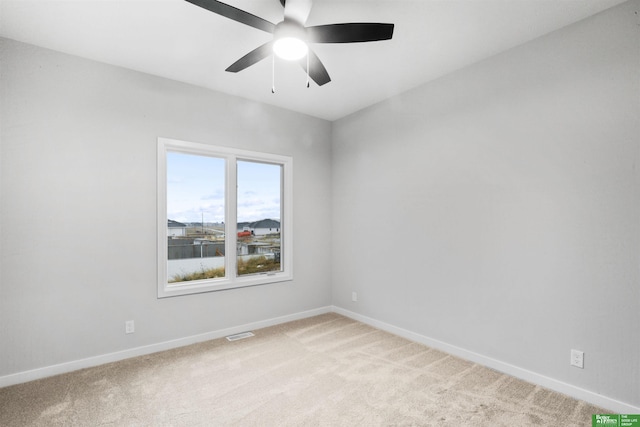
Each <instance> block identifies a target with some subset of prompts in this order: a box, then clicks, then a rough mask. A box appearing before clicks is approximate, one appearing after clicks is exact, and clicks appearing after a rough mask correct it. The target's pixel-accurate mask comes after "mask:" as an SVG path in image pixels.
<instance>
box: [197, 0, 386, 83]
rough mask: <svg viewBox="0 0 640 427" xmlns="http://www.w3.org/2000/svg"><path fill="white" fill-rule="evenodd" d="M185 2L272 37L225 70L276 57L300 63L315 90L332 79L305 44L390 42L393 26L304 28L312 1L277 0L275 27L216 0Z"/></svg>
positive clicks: (345, 25)
mask: <svg viewBox="0 0 640 427" xmlns="http://www.w3.org/2000/svg"><path fill="white" fill-rule="evenodd" d="M186 1H188V2H189V3H192V4H194V5H196V6H200V7H201V8H203V9H206V10H209V11H211V12H213V13H217V14H218V15H222V16H224V17H227V18H229V19H233V20H234V21H237V22H240V23H242V24H245V25H249V26H250V27H254V28H257V29H259V30H262V31H266V32H267V33H271V34H273V40H271V41H269V42H267V43H265V44H263V45H262V46H260V47H257V48H256V49H254V50H252V51H251V52H249V53H247V54H246V55H245V56H243V57H242V58H240V59H238V60H237V61H236V62H234V63H233V64H231V65H230V66H229V67H228V68H227V69H226V70H225V71H229V72H232V73H237V72H238V71H242V70H244V69H245V68H247V67H250V66H251V65H253V64H256V63H257V62H259V61H261V60H263V59H265V58H267V57H268V56H270V55H271V54H272V53H275V54H276V55H277V56H279V57H281V58H283V59H287V60H291V61H294V60H297V61H299V62H300V65H302V67H303V68H304V69H305V71H306V72H307V75H308V76H309V77H310V78H311V79H313V81H315V82H316V83H317V84H318V86H322V85H324V84H326V83H329V82H330V81H331V78H330V77H329V73H328V72H327V70H326V68H325V67H324V65H323V64H322V62H321V61H320V59H319V58H318V56H317V55H316V54H315V53H314V52H313V50H311V49H310V48H309V46H308V43H358V42H372V41H380V40H389V39H391V37H392V36H393V24H381V23H371V22H360V23H343V24H328V25H316V26H312V27H306V26H305V23H306V22H307V18H308V17H309V12H311V1H312V0H280V3H281V4H282V6H283V7H284V20H283V21H282V22H280V23H278V24H274V23H272V22H270V21H267V20H265V19H263V18H260V17H258V16H255V15H252V14H251V13H249V12H245V11H244V10H241V9H238V8H235V7H233V6H230V5H228V4H226V3H222V2H219V1H217V0H186ZM307 86H308V82H307Z"/></svg>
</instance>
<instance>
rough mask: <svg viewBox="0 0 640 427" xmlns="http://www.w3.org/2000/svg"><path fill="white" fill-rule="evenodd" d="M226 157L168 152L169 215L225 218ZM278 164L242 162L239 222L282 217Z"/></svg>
mask: <svg viewBox="0 0 640 427" xmlns="http://www.w3.org/2000/svg"><path fill="white" fill-rule="evenodd" d="M224 162H225V161H224V159H220V158H217V157H207V156H198V155H192V154H184V153H177V152H168V153H167V218H168V219H172V220H174V221H180V222H200V221H201V220H202V216H203V215H204V222H222V221H225V218H224V187H225V183H224ZM280 170H281V167H280V166H278V165H270V164H265V163H255V162H247V161H239V162H238V222H244V221H257V220H260V219H265V218H271V219H280Z"/></svg>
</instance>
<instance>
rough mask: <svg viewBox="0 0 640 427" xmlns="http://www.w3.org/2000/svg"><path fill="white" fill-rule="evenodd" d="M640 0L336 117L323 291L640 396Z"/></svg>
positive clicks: (421, 329)
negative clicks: (574, 357) (581, 355)
mask: <svg viewBox="0 0 640 427" xmlns="http://www.w3.org/2000/svg"><path fill="white" fill-rule="evenodd" d="M639 5H640V3H639V2H638V1H633V2H628V3H624V4H622V5H621V6H619V7H616V8H614V9H611V10H608V11H605V12H604V13H602V14H599V15H596V16H595V17H592V18H590V19H588V20H586V21H582V22H580V23H577V24H575V25H572V26H570V27H567V28H564V29H562V30H559V31H557V32H555V33H552V34H550V35H548V36H546V37H544V38H541V39H538V40H535V41H533V42H531V43H528V44H525V45H522V46H520V47H518V48H516V49H513V50H511V51H509V52H507V53H504V54H502V55H499V56H496V57H493V58H491V59H489V60H486V61H484V62H481V63H478V64H476V65H474V66H472V67H469V68H466V69H464V70H461V71H458V72H456V73H454V74H452V75H449V76H447V77H444V78H441V79H439V80H437V81H434V82H432V83H430V84H427V85H425V86H422V87H420V88H417V89H415V90H412V91H410V92H408V93H405V94H403V95H401V96H397V97H394V98H392V99H389V100H387V101H385V102H383V103H380V104H377V105H375V106H373V107H371V108H368V109H366V110H364V111H361V112H359V113H356V114H353V115H351V116H349V117H347V118H344V119H342V120H339V121H337V122H335V123H334V127H333V152H332V159H333V162H332V167H333V194H332V197H333V246H332V247H333V281H332V283H333V303H334V305H336V306H339V307H341V308H344V309H347V310H350V311H352V312H355V313H358V314H360V315H363V316H367V317H370V318H373V319H377V320H379V321H382V322H386V323H388V324H391V325H394V326H396V327H399V328H404V329H406V330H409V331H412V332H414V333H417V334H421V335H423V336H426V337H430V338H432V339H435V340H441V341H443V342H445V343H448V344H451V345H455V346H458V347H461V348H463V349H467V350H469V351H470V352H475V353H477V354H480V355H483V356H486V357H488V358H493V359H496V360H498V361H501V362H503V363H506V364H512V365H515V366H517V367H520V368H522V369H525V370H529V371H532V372H535V373H537V374H539V375H542V376H547V377H550V378H553V379H556V380H558V381H561V382H564V383H567V384H571V385H574V386H576V387H580V388H583V389H586V390H589V391H591V392H593V393H597V394H603V395H605V396H608V397H610V398H612V399H618V400H620V401H622V402H626V403H629V404H634V405H636V406H638V405H640V381H638V378H640V339H638V337H639V336H640V310H639V304H640V281H639V270H638V267H639V265H638V261H639V255H640V241H639V237H640V234H639V232H640V223H639V220H640V215H639V214H640V194H639V191H640V180H639V173H638V165H639V164H640V163H639V160H640V158H639V144H640V141H639V137H640V124H639V117H640V102H639V101H640V86H639V77H638V72H639V70H640V33H639V32H640V27H639V23H640V21H639V19H638V16H637V15H636V14H635V12H636V11H637V10H638V8H639ZM371 230H375V232H373V233H372V232H371ZM383 249H384V250H383ZM352 291H356V292H357V293H358V302H355V303H354V302H352V301H351V292H352ZM572 348H576V349H580V350H583V351H584V352H585V369H584V370H580V369H577V368H572V367H570V366H569V354H570V349H572Z"/></svg>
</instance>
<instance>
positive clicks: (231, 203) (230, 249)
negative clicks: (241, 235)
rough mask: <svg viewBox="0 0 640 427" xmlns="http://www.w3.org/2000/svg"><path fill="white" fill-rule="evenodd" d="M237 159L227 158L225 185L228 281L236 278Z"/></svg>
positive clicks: (226, 269)
mask: <svg viewBox="0 0 640 427" xmlns="http://www.w3.org/2000/svg"><path fill="white" fill-rule="evenodd" d="M237 170H238V168H237V159H236V157H235V156H233V155H230V156H228V157H227V177H226V179H227V183H226V186H225V188H226V191H225V193H226V217H227V222H226V223H225V254H226V256H225V263H226V266H225V271H226V276H227V278H228V279H229V280H232V281H235V279H236V277H237V272H238V269H237V253H238V250H237V239H238V212H237V206H238V173H237Z"/></svg>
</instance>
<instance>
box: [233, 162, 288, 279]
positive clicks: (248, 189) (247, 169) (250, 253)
mask: <svg viewBox="0 0 640 427" xmlns="http://www.w3.org/2000/svg"><path fill="white" fill-rule="evenodd" d="M237 168H238V172H237V179H238V194H237V197H238V202H237V203H238V208H237V215H238V244H237V255H238V258H237V265H238V276H241V275H246V274H256V273H266V272H270V271H282V269H281V264H280V252H281V238H280V236H281V234H282V233H281V231H282V230H281V228H280V219H281V210H282V209H281V206H282V204H281V200H282V197H281V192H282V165H274V164H269V163H259V162H250V161H238V163H237Z"/></svg>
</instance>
